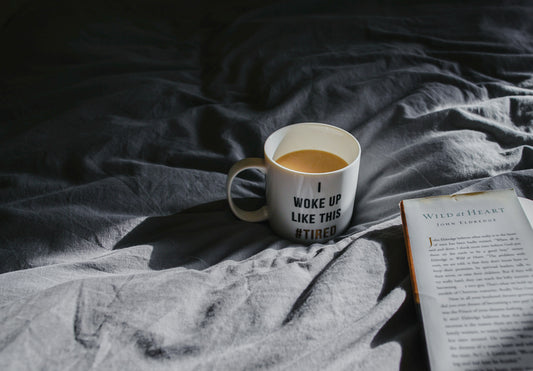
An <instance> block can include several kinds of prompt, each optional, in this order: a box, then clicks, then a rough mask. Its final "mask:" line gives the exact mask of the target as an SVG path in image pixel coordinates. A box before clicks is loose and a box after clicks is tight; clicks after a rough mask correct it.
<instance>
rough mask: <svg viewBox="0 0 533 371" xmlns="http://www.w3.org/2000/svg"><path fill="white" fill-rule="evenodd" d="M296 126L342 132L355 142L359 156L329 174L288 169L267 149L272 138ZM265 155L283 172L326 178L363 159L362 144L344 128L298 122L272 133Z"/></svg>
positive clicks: (264, 147)
mask: <svg viewBox="0 0 533 371" xmlns="http://www.w3.org/2000/svg"><path fill="white" fill-rule="evenodd" d="M294 126H323V127H327V128H328V129H334V130H337V131H339V132H341V133H342V134H343V135H345V136H347V137H349V138H350V139H351V140H352V141H353V142H354V144H355V145H356V147H357V155H356V156H355V158H354V159H353V160H352V161H350V162H349V163H348V165H346V166H344V167H342V168H340V169H337V170H333V171H327V172H323V173H308V172H305V171H298V170H294V169H290V168H288V167H285V166H283V165H281V164H279V163H278V162H277V161H276V160H274V159H273V158H272V157H271V156H269V154H268V153H267V150H266V147H267V144H268V142H269V141H270V140H271V138H273V137H274V135H275V134H277V133H278V132H279V131H282V130H283V131H287V130H290V128H292V127H294ZM263 154H264V156H265V159H266V160H267V161H268V162H269V163H270V164H271V165H274V166H276V167H277V168H279V169H281V170H284V171H287V172H289V173H292V174H299V175H305V176H324V175H329V174H337V173H342V172H343V171H347V170H348V168H350V167H353V166H355V164H357V163H358V162H359V159H360V158H361V144H360V143H359V141H358V140H357V138H356V137H355V136H354V135H353V134H351V133H350V132H349V131H347V130H344V129H343V128H340V127H338V126H335V125H331V124H325V123H322V122H298V123H295V124H289V125H286V126H283V127H281V128H279V129H277V130H276V131H274V132H273V133H271V134H270V135H269V136H268V138H267V139H266V140H265V143H264V145H263Z"/></svg>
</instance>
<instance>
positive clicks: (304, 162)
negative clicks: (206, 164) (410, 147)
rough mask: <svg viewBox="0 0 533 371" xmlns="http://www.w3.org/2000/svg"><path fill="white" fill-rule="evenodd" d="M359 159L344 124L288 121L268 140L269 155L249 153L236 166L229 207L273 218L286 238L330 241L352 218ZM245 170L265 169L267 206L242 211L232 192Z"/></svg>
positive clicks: (253, 217)
mask: <svg viewBox="0 0 533 371" xmlns="http://www.w3.org/2000/svg"><path fill="white" fill-rule="evenodd" d="M360 158H361V147H360V145H359V142H358V141H357V139H356V138H355V137H354V136H353V135H351V134H350V133H348V132H347V131H345V130H343V129H341V128H338V127H336V126H333V125H328V124H322V123H312V122H308V123H299V124H292V125H288V126H285V127H283V128H281V129H279V130H277V131H275V132H274V133H272V134H271V135H270V136H269V137H268V138H267V140H266V141H265V145H264V158H245V159H242V160H240V161H238V162H237V163H235V164H234V165H233V166H232V167H231V169H230V171H229V172H228V178H227V182H226V194H227V196H228V202H229V205H230V208H231V210H232V211H233V213H234V214H235V215H236V216H237V217H238V218H240V219H242V220H244V221H250V222H259V221H263V220H267V219H268V221H269V224H270V226H271V227H272V229H273V230H274V231H275V232H276V233H278V234H279V235H281V236H283V237H285V238H288V239H291V240H295V241H299V242H322V241H327V240H329V239H332V238H333V237H335V236H338V235H339V234H341V233H342V232H343V231H344V230H345V229H346V227H347V226H348V225H349V223H350V221H351V218H352V213H353V207H354V201H355V193H356V189H357V179H358V175H359V163H360ZM245 169H259V170H260V171H262V172H263V173H265V180H266V205H265V206H263V207H261V208H260V209H258V210H254V211H247V210H243V209H241V208H239V207H238V206H236V205H235V203H234V201H233V199H232V197H231V185H232V183H233V180H234V178H235V177H236V176H237V174H239V173H240V172H241V171H244V170H245Z"/></svg>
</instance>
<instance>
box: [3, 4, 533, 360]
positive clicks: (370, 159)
mask: <svg viewBox="0 0 533 371" xmlns="http://www.w3.org/2000/svg"><path fill="white" fill-rule="evenodd" d="M0 10H2V16H1V18H0V20H1V21H2V27H1V29H0V45H2V57H1V58H0V123H1V125H0V272H1V274H0V368H1V369H91V368H94V369H147V368H150V369H162V370H165V369H228V370H229V369H231V370H249V369H256V368H257V369H273V370H277V369H316V370H323V369H332V370H337V369H350V370H353V369H361V370H378V369H379V370H388V369H390V370H394V369H409V370H412V369H425V368H426V364H425V359H424V357H425V350H424V345H423V337H422V335H421V323H420V321H419V319H418V317H417V313H416V309H415V307H414V305H413V301H412V291H411V287H410V281H409V272H408V266H407V260H406V256H405V247H404V242H403V235H402V229H401V221H400V219H399V209H398V203H399V202H400V201H401V200H402V199H406V198H413V197H422V196H428V195H438V194H449V193H455V192H466V191H478V190H488V189H496V188H514V189H515V190H516V192H517V194H518V195H519V196H522V197H526V198H533V6H532V5H531V4H530V3H529V2H526V1H511V2H510V1H483V2H477V1H474V2H462V1H457V2H451V1H448V2H422V1H281V2H276V1H230V2H211V1H196V2H193V3H189V2H183V1H172V2H171V1H166V0H158V1H154V2H152V1H119V0H113V1H100V0H96V1H90V2H82V3H81V4H80V3H78V2H68V1H60V0H55V1H48V0H43V1H31V0H26V1H18V2H10V3H9V4H8V5H3V8H0ZM304 121H317V122H326V123H331V124H333V125H336V126H339V127H341V128H343V129H345V130H348V131H349V132H351V133H352V134H354V135H355V136H356V137H357V138H358V139H359V141H360V143H361V147H362V158H361V169H360V178H359V182H358V185H357V196H356V204H355V208H354V216H353V219H352V223H351V225H350V227H349V228H348V230H346V231H345V232H344V233H343V235H342V236H340V237H338V238H335V239H334V240H332V241H330V242H328V243H324V244H311V245H304V244H296V243H294V242H290V241H287V240H284V239H282V238H280V237H278V236H277V235H275V234H274V233H273V232H272V231H271V230H270V228H269V226H268V224H267V223H246V222H242V221H239V220H238V219H236V218H235V217H234V216H233V215H232V214H231V212H230V210H229V208H228V206H227V202H226V200H225V198H226V195H225V181H226V173H227V171H228V170H229V168H230V167H231V165H232V164H233V163H235V162H236V161H238V160H239V159H241V158H244V157H262V144H263V142H264V140H265V139H266V138H267V137H268V135H269V134H270V133H272V132H273V131H275V130H276V129H278V128H281V127H283V126H285V125H288V124H291V123H296V122H304ZM263 183H264V178H263V176H262V175H261V174H259V173H257V172H253V171H248V172H246V173H244V174H243V176H242V177H240V178H239V180H238V181H237V183H236V184H235V185H234V188H233V193H234V195H235V197H237V198H239V201H240V204H242V205H243V206H244V207H249V208H253V207H256V206H257V205H260V204H261V203H262V202H263V199H264V185H263ZM354 187H355V185H354Z"/></svg>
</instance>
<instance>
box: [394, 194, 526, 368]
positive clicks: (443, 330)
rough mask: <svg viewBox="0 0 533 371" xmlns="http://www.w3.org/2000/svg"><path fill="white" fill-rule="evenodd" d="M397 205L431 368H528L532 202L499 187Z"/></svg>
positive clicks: (420, 199)
mask: <svg viewBox="0 0 533 371" xmlns="http://www.w3.org/2000/svg"><path fill="white" fill-rule="evenodd" d="M521 204H523V206H524V207H522V206H521ZM400 208H401V213H402V222H403V227H404V236H405V241H406V247H407V253H408V260H409V264H410V272H411V280H412V284H413V291H414V295H415V300H416V302H417V304H419V306H418V308H419V309H420V314H421V317H422V324H423V329H424V335H425V341H426V346H427V350H428V361H429V364H430V367H431V369H432V370H446V371H449V370H493V369H498V370H531V369H532V368H533V229H532V224H531V223H530V221H529V220H528V217H527V215H526V213H525V210H528V212H529V213H532V212H533V202H531V201H529V200H526V199H520V200H519V198H518V197H517V196H516V193H515V192H514V191H513V190H498V191H487V192H479V193H470V194H456V195H450V196H436V197H427V198H419V199H410V200H404V201H402V202H401V203H400Z"/></svg>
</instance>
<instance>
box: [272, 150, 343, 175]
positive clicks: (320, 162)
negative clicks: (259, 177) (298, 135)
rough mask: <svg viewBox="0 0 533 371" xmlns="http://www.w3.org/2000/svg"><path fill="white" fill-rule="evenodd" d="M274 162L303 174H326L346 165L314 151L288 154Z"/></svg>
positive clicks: (327, 154)
mask: <svg viewBox="0 0 533 371" xmlns="http://www.w3.org/2000/svg"><path fill="white" fill-rule="evenodd" d="M276 162H277V163H278V164H280V165H281V166H285V167H287V168H289V169H292V170H296V171H301V172H304V173H328V172H330V171H335V170H339V169H342V168H343V167H345V166H347V165H348V163H347V162H346V161H344V160H343V159H342V158H340V157H339V156H337V155H335V154H333V153H330V152H326V151H319V150H316V149H302V150H299V151H294V152H289V153H287V154H284V155H283V156H281V157H280V158H278V159H277V160H276Z"/></svg>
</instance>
